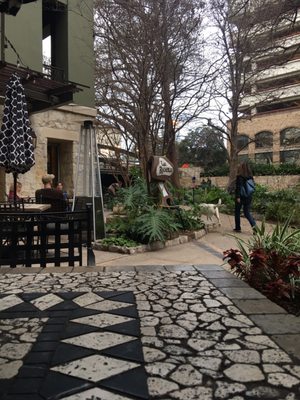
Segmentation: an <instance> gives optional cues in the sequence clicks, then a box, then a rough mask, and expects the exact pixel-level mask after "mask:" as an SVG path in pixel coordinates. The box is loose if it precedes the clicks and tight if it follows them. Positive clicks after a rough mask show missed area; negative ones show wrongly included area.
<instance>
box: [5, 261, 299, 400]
mask: <svg viewBox="0 0 300 400" xmlns="http://www.w3.org/2000/svg"><path fill="white" fill-rule="evenodd" d="M227 275H228V276H227ZM217 279H220V280H224V279H231V278H230V275H229V274H228V273H227V274H226V271H224V270H222V269H221V268H219V267H217V266H209V267H207V266H205V269H203V268H200V266H195V267H193V266H182V267H180V266H178V267H174V268H173V267H166V268H160V269H159V268H156V269H154V268H153V269H152V268H151V267H143V268H140V269H138V268H137V269H135V270H131V271H113V270H112V271H109V270H107V271H105V272H103V271H101V272H97V271H89V272H85V273H76V272H72V273H63V272H62V273H52V274H49V273H46V274H39V275H32V274H24V275H14V274H5V275H2V276H1V275H0V293H3V294H2V295H1V296H0V297H1V299H0V309H1V308H2V311H1V312H0V329H1V336H0V337H1V349H0V351H1V356H0V357H1V359H0V376H2V381H1V385H0V386H1V387H2V388H3V387H5V382H11V380H12V379H13V376H15V375H16V374H17V376H16V377H15V381H14V384H13V385H12V386H8V387H7V389H6V392H9V393H10V395H9V396H6V397H4V399H5V400H8V399H13V400H18V399H20V400H27V399H30V400H37V399H39V400H41V399H68V400H78V399H80V400H81V399H86V400H92V399H93V400H97V399H104V400H106V399H109V400H123V399H127V400H128V399H144V398H147V396H148V393H147V385H148V390H149V398H151V399H157V400H158V399H160V400H172V399H178V400H220V399H225V400H243V399H245V400H248V399H250V400H257V399H263V400H265V399H271V400H272V399H273V400H297V399H299V398H300V361H299V359H297V358H295V357H293V354H287V353H286V352H285V351H283V350H282V349H281V348H280V347H279V346H278V345H277V344H276V343H275V342H274V341H273V340H272V339H271V337H270V336H269V335H267V334H266V333H265V332H264V331H263V330H262V329H261V327H259V325H258V324H256V323H255V321H254V320H252V319H251V318H250V317H249V316H248V315H246V313H244V312H242V311H241V309H240V308H238V307H237V306H236V305H235V304H234V302H233V301H232V299H231V298H229V297H230V296H233V297H236V296H241V294H242V293H236V292H235V291H234V290H232V292H231V293H230V291H229V290H227V289H228V285H226V287H225V289H222V288H217V287H216V285H215V284H214V283H213V282H215V281H216V280H217ZM232 279H234V280H236V281H237V282H234V283H233V289H241V291H243V293H244V295H245V296H250V297H249V298H250V299H253V298H255V299H257V300H259V299H262V300H263V301H265V300H264V298H263V296H262V295H261V294H259V293H258V292H255V291H254V290H253V289H250V288H248V287H247V286H246V285H245V284H243V285H241V283H243V282H241V281H239V280H238V279H237V278H233V277H232ZM238 282H239V283H240V284H239V285H238V286H237V283H238ZM223 283H224V282H223ZM122 290H124V292H120V291H122ZM116 291H118V292H116ZM33 292H40V293H35V294H34V293H33ZM49 295H50V297H49ZM45 296H48V297H45ZM134 298H135V299H136V305H137V310H138V314H137V310H136V308H135V301H134ZM239 298H240V297H239ZM245 298H247V297H245ZM20 299H21V300H22V301H21V302H20ZM7 304H10V307H9V308H7ZM47 304H48V305H50V304H51V307H50V308H47ZM118 305H120V308H118ZM261 316H262V317H263V315H261ZM283 317H284V314H282V311H280V310H279V311H277V310H276V307H275V311H274V315H273V318H274V321H276V320H278V324H280V319H281V318H283ZM288 317H289V319H288ZM284 320H285V321H288V320H289V321H291V323H290V326H291V327H293V329H294V331H296V328H297V327H300V325H299V324H300V321H299V320H297V318H296V317H295V318H292V316H288V315H286V316H285V319H284ZM139 324H140V327H141V328H140V330H141V342H140V340H139V333H140V331H139ZM31 346H32V348H31ZM3 349H4V351H3ZM28 352H29V353H28ZM117 359H118V360H119V361H116V360H117ZM79 360H80V361H79ZM143 360H144V362H145V369H146V373H147V385H146V377H145V371H144V367H143ZM104 366H105V367H104ZM1 367H2V368H1ZM10 370H11V371H15V374H13V373H12V372H10V373H9V371H10ZM3 376H5V379H3ZM28 378H30V379H28ZM29 381H30V382H29ZM15 383H17V385H16V384H15ZM22 385H23V386H22ZM19 388H22V390H23V392H22V396H21V397H20V393H18V392H19V391H20V390H21V389H19ZM36 388H38V389H36ZM29 390H31V394H30V395H28V391H29ZM33 390H35V393H36V395H33V393H34V392H33Z"/></svg>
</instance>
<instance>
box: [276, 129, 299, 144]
mask: <svg viewBox="0 0 300 400" xmlns="http://www.w3.org/2000/svg"><path fill="white" fill-rule="evenodd" d="M280 145H281V146H296V145H300V128H287V129H284V130H283V131H281V132H280Z"/></svg>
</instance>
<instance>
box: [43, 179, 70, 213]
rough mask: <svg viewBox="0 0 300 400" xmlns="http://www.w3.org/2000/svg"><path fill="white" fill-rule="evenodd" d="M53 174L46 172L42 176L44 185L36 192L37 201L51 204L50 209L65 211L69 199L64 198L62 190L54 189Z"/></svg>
mask: <svg viewBox="0 0 300 400" xmlns="http://www.w3.org/2000/svg"><path fill="white" fill-rule="evenodd" d="M54 178H55V176H54V175H53V174H45V175H43V177H42V182H43V185H44V188H43V189H38V190H37V191H36V192H35V197H36V202H37V203H45V204H51V208H50V211H65V210H66V209H67V206H68V205H67V201H66V200H65V199H64V195H63V193H62V192H60V191H58V190H56V189H53V187H52V184H53V179H54Z"/></svg>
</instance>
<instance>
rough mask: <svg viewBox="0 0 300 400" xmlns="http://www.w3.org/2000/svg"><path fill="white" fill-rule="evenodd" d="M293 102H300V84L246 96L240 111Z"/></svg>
mask: <svg viewBox="0 0 300 400" xmlns="http://www.w3.org/2000/svg"><path fill="white" fill-rule="evenodd" d="M292 100H300V83H298V84H295V85H290V86H284V87H279V88H275V89H270V90H262V91H260V92H257V93H256V94H251V95H248V96H245V97H244V98H243V99H242V101H241V105H240V110H241V111H243V110H245V109H249V108H254V107H256V106H258V105H261V104H271V103H281V102H286V101H292Z"/></svg>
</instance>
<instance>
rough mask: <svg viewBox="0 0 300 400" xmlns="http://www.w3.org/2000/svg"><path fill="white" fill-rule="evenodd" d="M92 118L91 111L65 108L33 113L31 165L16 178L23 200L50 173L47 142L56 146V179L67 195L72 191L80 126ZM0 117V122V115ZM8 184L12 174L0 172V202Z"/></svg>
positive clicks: (93, 112)
mask: <svg viewBox="0 0 300 400" xmlns="http://www.w3.org/2000/svg"><path fill="white" fill-rule="evenodd" d="M0 111H1V110H0ZM0 113H1V112H0ZM95 115H96V110H95V109H93V108H88V107H83V106H77V105H69V106H63V107H59V108H57V109H54V110H49V111H45V112H40V113H36V114H33V115H32V116H31V117H30V120H31V125H32V128H33V129H34V131H35V133H36V136H37V147H36V149H35V165H34V166H33V167H32V168H31V170H30V171H28V172H27V173H26V174H23V175H22V174H20V175H19V178H18V179H19V181H20V182H21V183H22V195H23V196H34V194H35V191H36V189H39V188H41V186H42V182H41V178H42V176H43V175H44V174H45V173H46V172H49V173H51V172H52V171H49V170H48V154H47V146H48V143H50V142H52V143H59V144H60V159H59V164H60V174H61V177H60V179H61V180H62V181H63V182H64V185H65V189H66V190H67V191H68V192H70V193H71V192H72V191H73V188H74V179H75V177H74V175H75V170H76V163H77V153H78V141H79V135H80V130H81V125H82V124H83V121H85V120H94V117H95ZM0 117H1V119H2V116H1V115H0ZM12 181H13V177H12V174H5V172H4V171H3V169H1V171H0V185H1V186H0V197H1V200H3V199H4V193H5V192H6V193H8V190H9V186H10V184H11V183H12ZM3 189H4V190H3Z"/></svg>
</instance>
